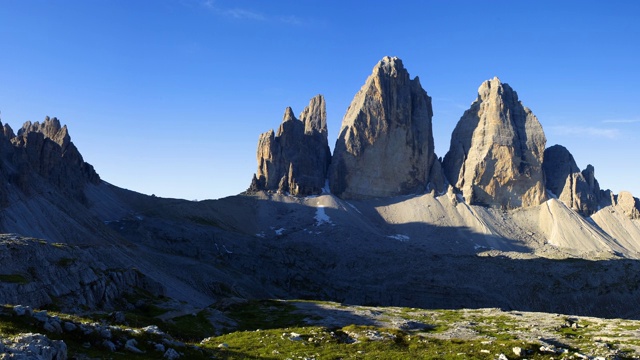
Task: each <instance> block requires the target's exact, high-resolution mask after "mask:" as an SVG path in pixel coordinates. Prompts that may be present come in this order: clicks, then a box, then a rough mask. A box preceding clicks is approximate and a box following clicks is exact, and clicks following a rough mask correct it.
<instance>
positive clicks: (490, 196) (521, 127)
mask: <svg viewBox="0 0 640 360" xmlns="http://www.w3.org/2000/svg"><path fill="white" fill-rule="evenodd" d="M545 144H546V138H545V135H544V132H543V130H542V126H541V125H540V122H538V119H537V118H536V117H535V115H533V113H532V112H531V110H529V109H528V108H526V107H525V106H523V105H522V103H521V102H520V101H519V100H518V95H517V93H516V92H515V91H514V90H513V89H511V87H510V86H509V85H507V84H503V83H501V82H500V80H499V79H498V78H493V79H492V80H488V81H485V82H484V83H482V85H480V88H479V89H478V98H477V99H476V100H475V101H474V102H473V103H472V104H471V108H469V110H467V111H465V113H464V114H463V115H462V118H460V121H458V124H457V125H456V128H455V129H454V130H453V134H452V135H451V146H450V148H449V152H448V153H447V154H446V156H445V157H444V162H443V163H444V164H443V165H444V172H445V175H446V176H447V179H448V180H449V182H450V183H451V184H452V185H454V186H455V187H456V188H457V189H458V190H460V191H461V192H462V195H463V196H464V198H465V200H466V201H467V202H468V203H470V204H477V205H484V206H491V207H501V208H506V209H513V208H519V207H527V206H534V205H538V204H540V203H542V202H543V201H544V200H545V199H546V195H545V182H544V174H543V172H542V160H543V155H544V149H545Z"/></svg>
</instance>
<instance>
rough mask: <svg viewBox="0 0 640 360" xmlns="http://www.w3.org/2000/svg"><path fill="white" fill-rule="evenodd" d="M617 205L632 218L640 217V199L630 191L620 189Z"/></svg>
mask: <svg viewBox="0 0 640 360" xmlns="http://www.w3.org/2000/svg"><path fill="white" fill-rule="evenodd" d="M616 207H618V208H619V209H620V210H622V212H623V213H624V214H625V215H626V216H628V217H629V218H631V219H640V199H638V198H636V197H633V195H631V193H630V192H628V191H620V193H619V194H618V196H617V197H616Z"/></svg>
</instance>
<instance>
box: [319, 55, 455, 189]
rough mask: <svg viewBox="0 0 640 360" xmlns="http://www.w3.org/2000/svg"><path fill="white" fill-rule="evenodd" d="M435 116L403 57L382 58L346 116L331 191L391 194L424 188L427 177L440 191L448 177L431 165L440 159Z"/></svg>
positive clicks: (333, 165) (428, 98) (335, 156)
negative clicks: (441, 175) (432, 120)
mask: <svg viewBox="0 0 640 360" xmlns="http://www.w3.org/2000/svg"><path fill="white" fill-rule="evenodd" d="M432 116H433V110H432V108H431V98H430V97H429V96H428V95H427V93H426V92H425V91H424V90H423V89H422V86H421V85H420V80H419V79H418V78H417V77H416V78H415V79H413V80H411V79H410V78H409V73H408V72H407V70H406V69H405V68H404V66H403V64H402V60H400V59H398V58H396V57H393V58H392V57H385V58H383V59H382V60H381V61H380V62H379V63H378V64H377V65H376V66H375V67H374V68H373V73H372V74H371V75H370V76H369V78H367V80H366V82H365V84H364V86H362V88H361V89H360V91H359V92H358V93H357V94H356V96H355V97H354V99H353V101H352V102H351V105H350V106H349V108H348V110H347V113H346V114H345V116H344V119H343V120H342V128H341V130H340V135H339V136H338V140H337V142H336V146H335V150H334V156H333V160H332V164H331V167H330V171H329V180H330V185H331V192H332V193H334V194H335V195H337V196H340V197H342V198H346V199H349V198H355V199H358V198H371V197H388V196H396V195H404V194H412V193H422V192H424V191H425V190H427V185H428V184H429V183H431V184H432V185H434V186H435V187H437V190H438V191H442V190H443V189H444V180H443V179H442V177H439V178H437V177H436V178H433V176H432V174H436V175H437V174H438V171H434V172H433V173H432V171H431V170H432V167H434V163H436V162H437V159H436V156H435V154H434V144H433V133H432V128H431V118H432ZM436 167H437V165H436ZM436 170H437V169H436Z"/></svg>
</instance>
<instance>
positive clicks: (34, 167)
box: [0, 117, 100, 205]
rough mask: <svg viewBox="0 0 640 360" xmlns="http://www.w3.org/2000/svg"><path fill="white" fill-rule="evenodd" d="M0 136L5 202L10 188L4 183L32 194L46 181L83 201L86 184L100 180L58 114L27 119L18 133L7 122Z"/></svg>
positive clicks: (0, 166)
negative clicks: (40, 119)
mask: <svg viewBox="0 0 640 360" xmlns="http://www.w3.org/2000/svg"><path fill="white" fill-rule="evenodd" d="M0 138H1V139H0V142H1V143H2V147H3V149H4V151H3V152H2V159H0V161H1V162H2V165H0V168H1V169H2V170H3V171H2V175H3V177H4V178H5V179H4V180H6V181H3V186H2V187H5V189H4V190H2V191H0V194H1V193H4V194H5V195H4V196H2V198H3V199H4V200H5V201H4V204H5V205H6V204H7V195H6V194H7V192H8V191H9V189H6V186H7V185H5V184H9V186H16V187H17V188H18V189H20V191H22V192H23V193H25V194H26V195H29V194H30V193H31V192H38V190H36V188H35V186H34V185H36V184H38V183H41V182H43V181H44V182H45V183H48V184H50V185H52V186H54V187H56V188H57V189H59V190H61V191H62V192H63V193H64V194H66V195H67V196H71V197H73V198H75V199H77V200H79V201H81V202H83V201H85V198H84V185H85V184H86V183H92V184H98V183H99V182H100V177H99V176H98V174H97V173H96V172H95V170H94V169H93V166H91V165H90V164H88V163H86V162H85V161H84V160H83V158H82V155H80V152H79V151H78V149H77V148H76V146H75V145H74V144H73V142H71V137H70V136H69V132H68V130H67V126H66V125H65V126H61V124H60V121H59V120H58V119H57V118H55V117H54V118H49V117H46V118H45V120H44V121H43V122H42V123H39V122H35V123H31V122H30V121H27V122H26V123H24V125H23V126H22V128H20V129H19V130H18V133H17V135H16V134H14V132H13V130H12V129H11V127H10V126H9V125H7V124H5V125H4V126H3V132H2V134H0Z"/></svg>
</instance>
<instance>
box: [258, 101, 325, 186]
mask: <svg viewBox="0 0 640 360" xmlns="http://www.w3.org/2000/svg"><path fill="white" fill-rule="evenodd" d="M327 134H328V133H327V112H326V105H325V101H324V97H323V96H322V95H317V96H316V97H314V98H313V99H311V101H310V102H309V106H307V107H306V108H305V109H304V111H302V113H301V114H300V120H298V119H296V117H295V116H294V115H293V111H292V110H291V108H287V109H286V111H285V114H284V118H283V120H282V124H280V127H279V128H278V132H277V133H274V132H273V130H271V131H268V132H266V133H263V134H262V135H260V139H259V140H258V151H257V159H258V171H257V172H256V174H255V175H254V177H253V180H252V182H251V187H250V190H254V191H255V190H277V191H278V192H280V193H290V194H291V195H296V196H305V195H314V194H320V193H321V192H322V188H323V187H324V185H325V180H326V178H327V169H328V167H329V163H330V162H331V151H330V150H329V142H328V140H327Z"/></svg>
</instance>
